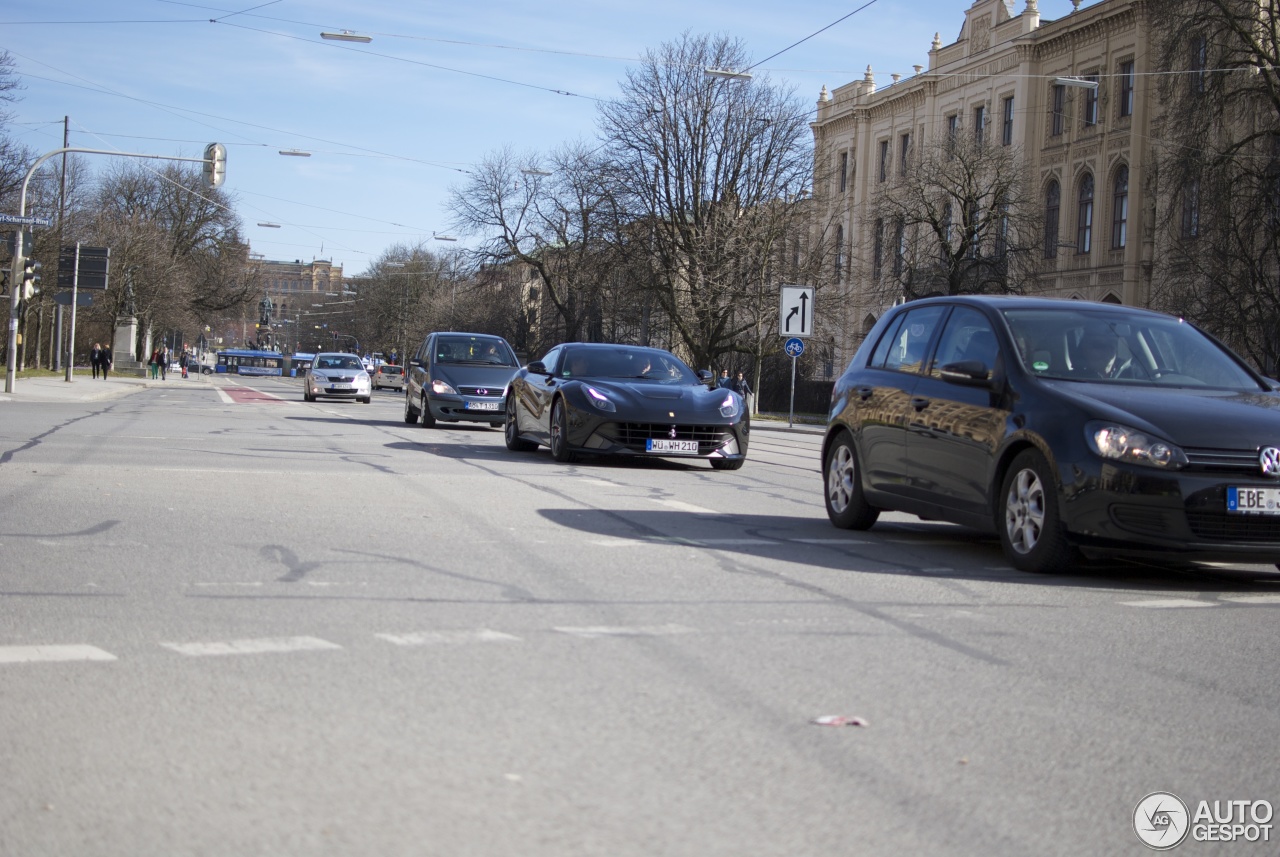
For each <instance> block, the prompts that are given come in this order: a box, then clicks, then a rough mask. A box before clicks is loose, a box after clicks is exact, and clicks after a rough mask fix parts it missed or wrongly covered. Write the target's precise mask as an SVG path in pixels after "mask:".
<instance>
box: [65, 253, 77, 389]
mask: <svg viewBox="0 0 1280 857" xmlns="http://www.w3.org/2000/svg"><path fill="white" fill-rule="evenodd" d="M79 287H80V242H79V241H77V242H76V273H75V276H73V277H72V278H71V336H70V337H69V338H68V341H67V383H68V384H70V383H72V382H73V381H74V380H75V374H76V304H77V303H79V301H78V297H79V294H78V293H79Z"/></svg>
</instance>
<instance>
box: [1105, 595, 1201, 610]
mask: <svg viewBox="0 0 1280 857" xmlns="http://www.w3.org/2000/svg"><path fill="white" fill-rule="evenodd" d="M1120 603H1121V604H1123V605H1124V606H1125V607H1150V608H1153V609H1156V610H1162V609H1165V608H1170V607H1217V606H1218V605H1217V604H1215V603H1214V602H1212V601H1195V600H1193V599H1190V598H1164V599H1158V600H1155V601H1121V602H1120Z"/></svg>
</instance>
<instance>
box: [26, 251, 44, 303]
mask: <svg viewBox="0 0 1280 857" xmlns="http://www.w3.org/2000/svg"><path fill="white" fill-rule="evenodd" d="M39 270H40V263H39V262H37V261H36V260H35V259H27V262H26V266H25V267H24V268H23V269H22V299H23V300H25V301H29V300H31V299H32V298H33V297H35V296H36V295H37V294H38V293H39V292H40V275H39V274H37V273H36V271H39Z"/></svg>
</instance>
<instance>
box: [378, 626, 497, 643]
mask: <svg viewBox="0 0 1280 857" xmlns="http://www.w3.org/2000/svg"><path fill="white" fill-rule="evenodd" d="M374 636H375V637H377V638H378V639H380V640H386V641H387V642H388V643H395V644H396V645H397V646H432V645H449V644H457V643H518V642H520V638H519V637H517V636H515V635H514V634H504V633H502V632H501V631H491V630H489V629H488V628H479V629H477V630H474V631H423V632H421V633H417V634H374Z"/></svg>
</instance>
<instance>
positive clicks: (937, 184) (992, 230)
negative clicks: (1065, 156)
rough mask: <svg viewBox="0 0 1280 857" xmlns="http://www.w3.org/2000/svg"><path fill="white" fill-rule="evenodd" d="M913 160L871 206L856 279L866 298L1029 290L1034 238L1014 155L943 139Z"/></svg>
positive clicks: (1036, 229) (1035, 226) (1035, 222)
mask: <svg viewBox="0 0 1280 857" xmlns="http://www.w3.org/2000/svg"><path fill="white" fill-rule="evenodd" d="M910 154H911V155H912V157H911V158H910V160H909V161H908V163H907V164H906V165H905V169H904V170H902V171H900V172H899V174H898V175H896V176H893V177H887V178H886V180H885V181H884V182H882V183H881V184H879V185H878V187H877V190H876V194H875V197H874V200H873V203H872V206H871V209H872V218H871V223H870V224H869V225H870V226H871V229H870V234H869V236H868V237H867V242H866V245H865V249H864V251H863V255H862V258H861V259H860V271H859V275H860V276H861V277H862V279H863V281H864V282H865V283H866V284H867V293H868V294H869V295H871V296H872V297H873V302H875V303H879V304H880V305H887V304H891V303H893V301H895V300H898V299H906V300H912V299H915V298H920V297H925V296H927V295H934V294H941V295H960V294H993V293H994V294H1001V293H1012V294H1017V293H1022V292H1024V291H1029V290H1031V288H1032V287H1033V285H1034V281H1035V276H1036V267H1035V261H1034V260H1035V259H1036V258H1037V257H1036V255H1035V251H1036V250H1037V249H1039V248H1040V246H1041V244H1040V239H1041V232H1040V220H1039V217H1038V216H1037V214H1036V211H1037V210H1036V207H1035V205H1034V204H1033V203H1032V202H1031V200H1030V199H1029V197H1028V196H1027V182H1026V168H1025V166H1024V164H1023V160H1022V156H1021V152H1020V150H1019V149H1017V148H1016V147H1010V146H995V145H991V144H990V143H982V142H980V141H978V140H976V139H974V138H972V137H969V136H956V137H951V136H944V137H941V138H938V139H935V140H932V141H929V142H928V143H925V144H924V145H922V146H920V147H919V148H918V149H917V150H916V151H915V152H913V153H910Z"/></svg>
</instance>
